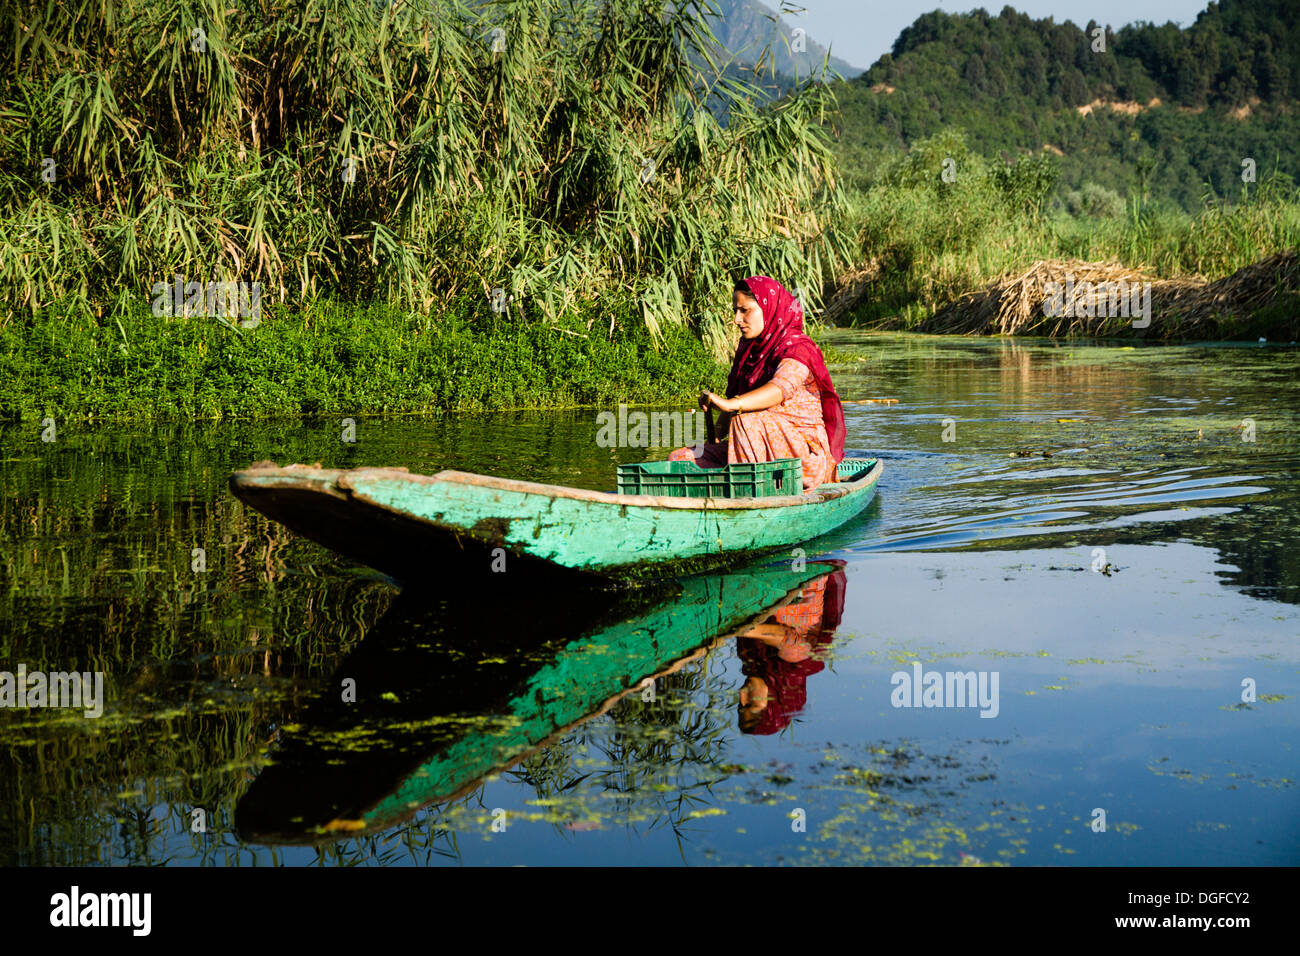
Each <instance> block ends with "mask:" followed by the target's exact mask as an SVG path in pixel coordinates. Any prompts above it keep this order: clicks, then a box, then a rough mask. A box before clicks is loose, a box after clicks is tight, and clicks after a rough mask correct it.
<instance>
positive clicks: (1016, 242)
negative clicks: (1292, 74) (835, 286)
mask: <svg viewBox="0 0 1300 956" xmlns="http://www.w3.org/2000/svg"><path fill="white" fill-rule="evenodd" d="M949 159H951V160H952V161H953V164H952V166H951V167H950V169H953V170H954V171H955V173H954V174H952V175H951V179H952V181H951V182H948V181H945V180H944V179H943V178H942V170H943V168H944V163H945V161H946V160H949ZM1048 162H1049V161H1048V160H1045V159H1043V158H1029V157H1022V158H1021V159H1020V160H1019V161H1017V163H1016V164H1015V165H1013V166H1005V165H1003V164H1000V163H989V162H986V161H985V160H984V159H983V158H982V157H980V156H978V155H975V154H973V153H972V152H971V151H970V150H969V149H968V148H967V147H966V143H965V139H964V137H963V136H962V135H961V134H960V133H958V132H955V131H946V132H944V133H941V134H939V135H937V136H935V137H932V138H931V139H929V140H925V141H923V142H921V143H918V144H916V145H915V146H914V147H913V149H912V151H911V152H910V153H909V154H908V155H907V156H904V157H900V158H897V159H894V160H893V161H892V162H891V163H890V164H889V165H888V166H887V167H886V168H885V169H883V170H882V171H881V173H880V175H879V177H878V183H877V185H874V186H872V187H870V188H869V189H866V190H851V191H850V192H849V194H848V196H847V197H846V201H847V202H848V203H849V207H850V212H849V215H848V220H849V222H851V223H852V224H853V226H852V228H853V229H854V232H855V240H854V241H855V245H856V246H857V248H858V249H859V250H860V251H859V259H860V260H861V261H863V262H864V263H865V264H866V266H867V268H868V269H869V270H870V272H871V273H872V274H873V276H874V279H873V281H872V283H871V285H870V287H869V289H868V292H867V298H866V299H865V301H864V302H863V303H862V304H861V305H860V306H859V307H858V309H857V310H856V311H855V316H856V319H857V320H859V321H866V322H873V321H875V320H878V319H884V318H890V319H893V320H894V323H893V324H901V325H903V326H911V325H913V324H915V323H916V322H918V321H920V320H921V319H923V318H925V317H927V316H928V315H930V314H931V313H933V312H934V311H935V310H937V309H938V308H940V307H942V306H943V305H946V304H947V303H949V302H951V301H953V300H955V299H957V298H959V297H960V296H962V295H963V294H965V293H967V292H970V291H972V290H974V289H976V288H980V287H982V286H983V285H985V284H986V283H988V282H990V281H992V280H993V279H996V278H998V277H1000V276H1003V275H1005V274H1007V273H1011V272H1022V271H1024V270H1025V269H1027V268H1029V267H1030V266H1031V265H1033V264H1034V263H1035V262H1037V261H1039V260H1043V259H1059V258H1071V259H1085V260H1089V261H1117V262H1120V263H1122V264H1123V265H1125V266H1127V267H1130V268H1133V269H1139V270H1141V271H1143V272H1146V273H1148V274H1151V275H1154V276H1157V277H1160V278H1176V277H1179V276H1186V275H1200V276H1204V277H1206V278H1210V279H1215V278H1221V277H1223V276H1226V275H1229V274H1231V273H1233V272H1235V271H1236V270H1238V269H1242V268H1244V267H1246V266H1248V265H1251V264H1252V263H1255V262H1258V261H1259V260H1260V259H1263V258H1265V257H1267V256H1269V255H1271V254H1273V253H1275V252H1279V251H1282V250H1285V249H1293V248H1296V247H1298V246H1300V190H1297V189H1296V187H1295V184H1294V183H1293V182H1292V181H1291V179H1290V178H1289V177H1287V176H1285V175H1283V174H1278V173H1274V174H1270V175H1268V176H1266V177H1265V178H1264V179H1263V180H1262V181H1261V182H1260V183H1259V185H1258V187H1257V188H1253V189H1251V190H1248V191H1247V190H1243V192H1242V194H1241V195H1240V196H1238V197H1232V198H1228V197H1220V196H1216V195H1214V194H1212V193H1209V192H1207V193H1206V195H1205V198H1204V203H1203V207H1202V209H1201V210H1200V211H1199V212H1198V213H1197V214H1196V215H1189V214H1187V213H1185V212H1183V211H1181V210H1179V209H1176V208H1173V207H1169V206H1166V205H1161V204H1159V203H1147V204H1143V203H1140V202H1137V201H1135V200H1134V199H1132V198H1131V199H1130V201H1129V202H1128V204H1127V206H1126V209H1125V212H1124V214H1123V215H1116V216H1107V215H1087V214H1081V215H1077V216H1072V215H1070V214H1069V213H1068V212H1067V211H1066V210H1065V209H1064V208H1057V209H1052V208H1051V189H1052V185H1053V177H1052V175H1051V173H1050V170H1049V169H1046V168H1045V167H1046V164H1047V163H1048ZM1057 205H1058V206H1059V205H1060V204H1059V203H1058V204H1057ZM899 317H901V323H900V322H898V318H899Z"/></svg>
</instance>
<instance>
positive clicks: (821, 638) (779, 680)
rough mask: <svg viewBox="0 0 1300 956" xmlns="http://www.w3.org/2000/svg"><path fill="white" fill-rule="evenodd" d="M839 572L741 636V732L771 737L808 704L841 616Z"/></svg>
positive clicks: (816, 582)
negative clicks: (811, 681) (813, 678)
mask: <svg viewBox="0 0 1300 956" xmlns="http://www.w3.org/2000/svg"><path fill="white" fill-rule="evenodd" d="M836 563H837V564H840V568H839V569H838V570H836V571H833V572H832V573H830V574H824V575H822V576H821V577H819V578H817V579H816V580H813V581H809V582H808V583H807V584H805V585H804V586H803V587H802V588H800V589H799V590H798V591H792V592H791V593H790V594H789V596H788V597H787V599H786V600H785V601H783V602H782V603H781V605H780V606H778V607H776V608H774V609H773V610H772V612H771V613H770V614H769V615H768V617H767V618H765V619H764V620H763V621H761V622H760V623H758V624H755V625H753V626H752V627H750V628H749V629H748V630H746V631H744V632H743V633H741V634H740V637H739V642H738V644H739V651H740V659H741V661H742V663H743V667H742V673H743V674H744V675H745V684H744V686H743V687H742V688H741V689H740V700H739V702H738V705H737V706H738V708H739V714H740V729H741V730H742V731H744V732H745V733H747V734H774V733H776V732H777V731H779V730H783V729H785V727H786V726H787V725H789V723H790V720H791V718H793V717H794V716H795V714H797V713H799V711H801V710H803V706H804V703H805V702H806V701H807V699H808V688H807V681H808V678H809V677H811V676H812V675H813V674H816V673H818V672H819V671H821V670H823V669H824V668H825V667H826V664H825V660H824V655H825V651H826V649H827V648H828V647H829V645H830V643H831V640H832V639H833V638H834V636H835V629H836V628H837V627H839V626H840V618H841V617H842V616H843V614H844V589H845V586H846V581H845V577H844V570H843V564H842V562H836Z"/></svg>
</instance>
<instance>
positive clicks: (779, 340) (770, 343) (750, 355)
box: [727, 276, 845, 462]
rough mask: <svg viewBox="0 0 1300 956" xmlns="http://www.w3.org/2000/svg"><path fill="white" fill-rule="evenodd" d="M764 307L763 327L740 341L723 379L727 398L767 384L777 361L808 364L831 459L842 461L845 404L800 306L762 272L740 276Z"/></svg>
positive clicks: (780, 286)
mask: <svg viewBox="0 0 1300 956" xmlns="http://www.w3.org/2000/svg"><path fill="white" fill-rule="evenodd" d="M745 284H746V285H748V286H749V288H750V290H751V291H752V292H753V293H754V298H755V299H757V300H758V305H759V308H761V309H762V310H763V331H762V332H760V333H759V335H758V338H755V339H741V340H740V346H739V347H738V348H737V349H736V358H735V359H734V360H733V361H732V363H731V375H730V377H728V379H727V398H734V397H735V396H737V395H741V394H744V393H745V392H749V391H753V390H754V389H756V388H758V386H760V385H762V384H764V383H766V382H770V381H771V380H772V376H774V375H775V374H776V367H777V366H778V365H780V364H781V360H782V359H787V358H791V359H794V360H795V361H796V362H800V363H802V364H804V365H806V366H808V370H809V371H810V372H812V376H813V379H814V380H815V381H816V382H817V387H818V388H820V389H821V397H822V421H823V422H824V423H825V425H826V437H827V438H828V439H829V440H830V443H831V454H832V455H833V456H834V457H835V460H836V461H837V462H838V461H842V460H843V459H844V434H845V428H844V406H843V405H842V404H841V403H840V397H839V396H838V395H837V394H835V386H834V385H832V384H831V373H830V372H828V371H827V370H826V360H825V359H824V358H823V357H822V350H821V349H819V348H818V347H817V343H815V342H814V341H813V340H812V339H810V338H808V336H807V335H805V334H804V331H803V306H801V305H800V304H799V302H798V301H797V300H796V299H795V297H794V296H792V295H791V294H790V293H789V292H788V291H787V290H786V288H785V287H784V286H783V285H781V283H779V282H777V281H776V280H775V279H769V278H768V277H767V276H750V277H749V278H748V279H746V280H745Z"/></svg>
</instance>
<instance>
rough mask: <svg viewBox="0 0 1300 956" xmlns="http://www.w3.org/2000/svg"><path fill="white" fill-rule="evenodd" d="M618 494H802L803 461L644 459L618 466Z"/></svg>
mask: <svg viewBox="0 0 1300 956" xmlns="http://www.w3.org/2000/svg"><path fill="white" fill-rule="evenodd" d="M618 492H619V494H621V495H663V496H665V497H669V498H769V497H772V496H773V495H801V494H803V462H802V461H800V460H799V459H798V458H778V459H777V460H776V461H764V462H757V463H754V464H743V465H727V466H726V467H725V468H701V467H700V466H699V465H697V464H695V462H693V461H648V462H643V463H641V464H639V465H619V466H618Z"/></svg>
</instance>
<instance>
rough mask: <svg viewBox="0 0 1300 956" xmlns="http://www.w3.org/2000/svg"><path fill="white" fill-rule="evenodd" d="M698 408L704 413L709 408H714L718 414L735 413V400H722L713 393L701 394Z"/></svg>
mask: <svg viewBox="0 0 1300 956" xmlns="http://www.w3.org/2000/svg"><path fill="white" fill-rule="evenodd" d="M700 408H702V409H705V410H706V411H707V410H708V409H710V408H716V409H717V410H718V411H720V412H735V410H736V400H735V399H734V398H723V397H722V396H721V395H715V394H714V393H713V392H701V393H700Z"/></svg>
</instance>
